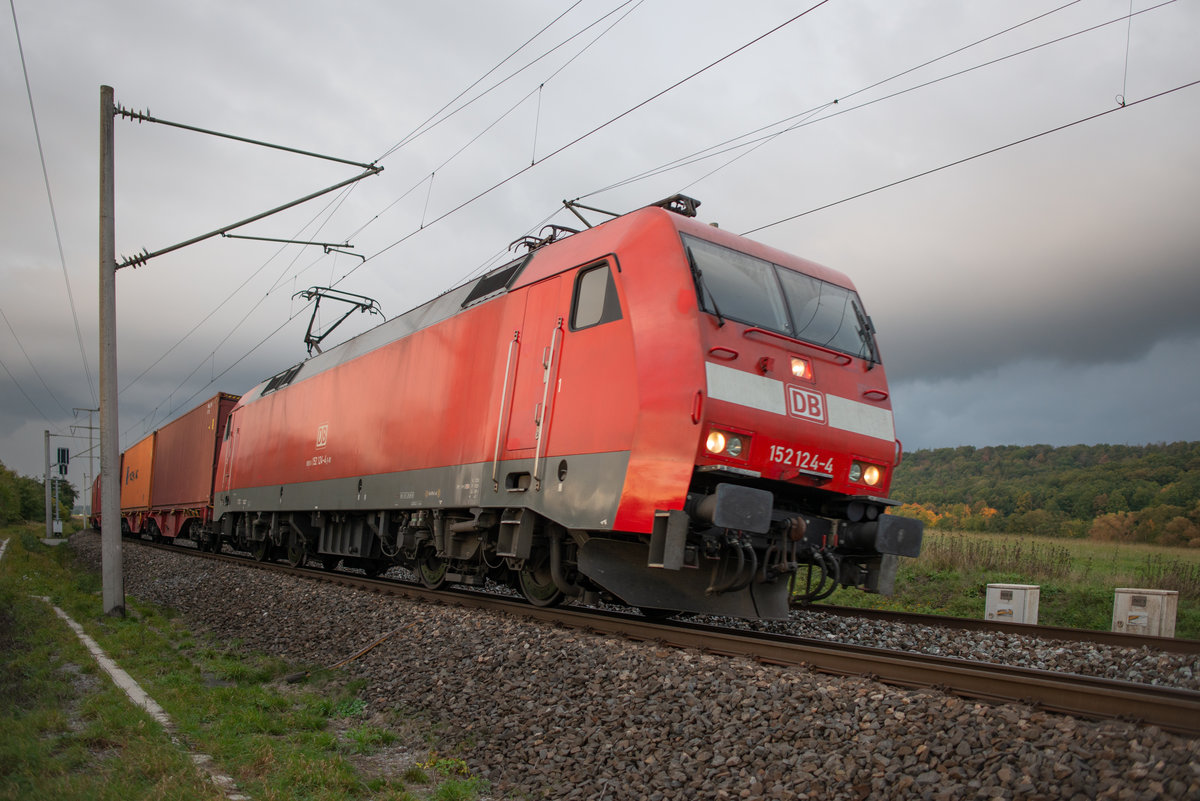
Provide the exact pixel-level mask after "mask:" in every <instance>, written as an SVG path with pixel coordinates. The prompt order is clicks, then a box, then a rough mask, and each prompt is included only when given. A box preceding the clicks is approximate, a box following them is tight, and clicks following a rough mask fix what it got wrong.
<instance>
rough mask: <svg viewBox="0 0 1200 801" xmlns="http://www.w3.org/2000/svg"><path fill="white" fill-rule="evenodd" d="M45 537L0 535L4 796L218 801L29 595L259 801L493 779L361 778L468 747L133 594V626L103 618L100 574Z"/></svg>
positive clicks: (463, 795) (0, 799)
mask: <svg viewBox="0 0 1200 801" xmlns="http://www.w3.org/2000/svg"><path fill="white" fill-rule="evenodd" d="M40 535H41V532H40V531H39V530H38V529H37V527H10V528H8V529H5V530H4V531H0V540H2V539H5V538H9V545H8V549H7V552H6V553H5V556H4V559H3V560H2V561H0V727H2V729H3V731H4V736H3V737H0V801H8V800H9V799H13V801H15V800H16V799H34V798H54V799H61V800H62V801H75V800H76V799H78V800H79V801H84V799H87V800H88V801H91V799H102V800H106V799H113V801H117V800H118V799H128V798H139V799H180V800H181V801H183V800H190V799H200V800H201V801H204V800H206V799H220V798H223V795H222V793H221V792H220V791H219V790H218V789H217V788H216V787H215V786H213V785H212V784H210V783H209V782H208V781H207V780H206V779H204V778H201V775H200V774H199V773H198V772H197V770H196V769H195V767H194V766H193V765H192V763H191V761H190V758H189V756H188V754H187V753H186V751H185V750H184V749H183V748H181V747H180V746H178V745H176V744H175V743H173V742H171V740H170V738H169V737H168V736H167V735H166V733H165V732H164V731H163V730H162V729H161V728H160V727H159V726H158V725H157V724H156V723H154V722H153V721H152V720H151V719H150V718H149V717H148V716H147V715H145V714H144V713H142V712H141V711H140V710H139V709H137V708H136V707H135V706H133V704H132V703H131V702H130V701H129V700H128V699H127V698H126V696H125V695H124V693H122V692H121V691H120V690H118V689H117V688H116V687H115V686H114V685H113V684H112V682H111V680H110V679H109V678H108V676H107V674H105V673H103V672H102V671H100V670H99V668H97V667H96V666H95V663H94V661H93V660H92V657H91V656H90V655H89V654H88V653H87V651H86V650H85V649H84V648H83V646H82V645H81V644H80V643H79V641H78V639H77V637H76V636H75V634H74V633H73V632H71V631H70V629H68V628H67V626H66V625H65V624H64V623H63V622H62V621H60V620H59V619H58V618H57V617H56V616H54V614H53V612H52V611H51V610H50V608H49V606H47V605H46V604H45V603H44V602H42V601H40V600H35V599H34V598H33V597H31V596H34V595H38V596H42V595H45V596H49V597H50V598H51V599H52V601H53V602H54V603H55V604H56V605H58V606H59V607H61V608H62V609H64V610H65V611H66V612H67V613H68V614H70V615H71V616H72V617H73V618H74V619H75V620H76V621H77V622H78V623H80V624H81V625H82V626H83V627H84V628H85V629H86V630H87V632H88V634H89V635H91V636H92V637H93V638H94V639H95V640H96V641H97V642H98V643H99V644H100V646H101V647H102V648H103V649H104V650H105V651H106V652H107V653H108V655H109V656H111V657H112V658H113V659H114V660H116V661H117V662H118V663H119V664H120V665H121V667H122V668H124V669H125V670H126V671H127V672H128V673H129V674H130V675H132V676H133V677H134V679H135V680H137V681H138V682H139V683H140V684H141V685H142V686H143V688H145V690H146V691H147V692H148V693H149V694H150V696H151V697H153V698H154V699H155V700H156V701H157V702H158V703H159V704H160V705H161V706H162V707H163V709H164V710H165V711H166V712H167V714H168V715H169V716H170V717H171V718H172V719H173V720H174V721H175V724H176V726H177V730H178V735H179V736H180V737H181V738H182V740H183V741H185V742H186V743H187V744H189V746H190V748H191V749H192V750H195V751H199V752H203V753H207V754H211V755H212V756H213V758H214V759H215V761H216V764H217V765H219V766H220V768H221V769H222V770H223V771H224V772H226V773H228V774H229V775H231V776H233V777H234V779H235V780H236V781H237V782H238V784H239V786H240V787H241V788H242V790H243V791H244V792H246V793H247V794H249V795H250V796H251V797H253V798H254V799H256V801H275V800H278V801H283V800H284V799H288V800H289V801H291V800H292V799H301V800H303V801H325V800H326V799H328V800H329V801H333V799H380V800H381V801H428V800H429V799H459V800H461V801H470V800H471V799H475V798H478V795H479V793H480V792H481V791H483V788H484V787H485V786H486V783H485V782H483V781H482V780H480V779H478V778H477V777H473V776H470V775H469V773H467V772H466V763H465V762H461V760H457V761H456V764H461V765H462V768H463V770H462V771H461V772H458V771H456V772H454V773H453V774H450V773H442V772H439V771H437V770H434V769H433V768H434V765H433V764H431V765H430V768H429V770H430V771H431V773H432V776H431V775H429V774H426V773H425V772H424V771H422V775H423V778H424V779H425V781H423V782H419V783H418V782H414V781H412V779H411V777H409V773H408V772H406V771H408V770H410V769H409V768H408V767H407V765H406V764H405V763H403V762H401V763H399V764H400V767H398V768H397V769H396V771H395V772H396V775H394V776H393V775H374V776H367V775H364V773H363V772H362V770H360V768H359V766H358V764H357V763H356V760H357V759H360V758H362V757H365V756H369V755H376V754H380V752H386V751H387V749H389V748H395V749H400V748H401V747H402V746H404V747H406V748H408V749H410V750H413V751H417V749H420V750H419V751H418V752H420V753H425V752H427V751H428V749H429V747H430V745H431V743H434V742H436V743H437V744H438V745H440V746H443V747H449V748H451V749H453V748H456V747H458V746H459V745H460V744H457V743H454V742H448V743H443V742H441V741H440V740H441V739H442V738H439V736H438V733H437V732H436V730H434V731H432V732H431V727H430V726H429V725H428V724H427V723H426V721H425V720H424V718H423V716H421V715H414V714H412V713H409V712H405V711H400V710H384V709H371V708H370V707H369V705H368V704H367V702H366V701H364V700H363V699H362V698H361V697H360V694H361V693H362V690H363V686H362V684H361V683H356V682H347V681H345V679H344V677H343V676H342V675H341V674H336V673H329V672H321V671H317V670H315V669H314V668H313V666H306V665H290V664H286V663H284V662H282V661H280V660H278V659H276V658H273V657H269V656H264V655H261V654H253V653H246V652H244V651H242V650H240V649H239V648H238V647H237V644H236V643H216V642H212V641H209V640H207V639H206V638H205V637H203V636H199V635H196V634H194V633H192V632H190V631H189V630H188V629H187V628H186V626H185V625H184V624H183V622H182V621H180V620H178V619H177V618H176V617H175V615H173V614H172V613H171V612H170V611H168V610H164V609H160V608H156V607H153V606H149V605H145V604H141V603H139V602H138V601H137V600H136V599H134V598H127V599H126V602H127V609H128V611H129V613H130V614H129V615H128V616H127V617H125V618H123V619H121V618H111V617H106V616H104V615H103V614H102V609H101V603H100V598H99V590H100V586H99V580H98V578H97V577H96V576H95V575H93V574H91V573H89V572H85V571H81V570H78V569H77V568H75V567H74V565H73V562H72V554H71V551H70V549H69V548H67V547H57V548H50V547H47V546H45V545H42V544H41V542H40V539H39V537H40ZM303 669H309V670H312V671H313V675H312V678H310V679H309V681H307V682H306V683H304V684H300V685H289V684H287V683H286V682H284V681H282V678H283V677H285V676H288V675H291V674H294V673H296V672H297V670H303ZM388 753H391V752H388ZM395 753H397V754H398V755H400V757H401V758H402V757H403V752H402V751H400V750H397V751H395ZM385 755H386V754H385ZM413 761H416V760H413ZM447 764H449V763H447ZM409 784H420V785H421V786H420V787H417V788H410V787H409V786H408V785H409Z"/></svg>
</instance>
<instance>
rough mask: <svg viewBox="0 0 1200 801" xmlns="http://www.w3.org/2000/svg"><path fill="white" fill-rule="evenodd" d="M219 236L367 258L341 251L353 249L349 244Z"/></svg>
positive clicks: (241, 235) (264, 237) (269, 237)
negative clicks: (314, 248)
mask: <svg viewBox="0 0 1200 801" xmlns="http://www.w3.org/2000/svg"><path fill="white" fill-rule="evenodd" d="M221 236H223V237H225V238H226V239H252V240H254V241H255V242H282V243H283V244H285V245H316V246H317V247H322V248H324V249H325V252H326V253H341V254H342V255H343V256H357V257H358V258H360V259H362V260H363V261H366V260H367V257H366V256H364V255H362V254H361V253H347V252H346V251H344V250H342V248H353V247H354V245H351V244H350V243H349V242H306V241H304V240H301V239H277V238H275V237H273V236H247V235H245V234H226V233H222V234H221Z"/></svg>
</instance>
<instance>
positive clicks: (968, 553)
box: [828, 530, 1200, 639]
mask: <svg viewBox="0 0 1200 801" xmlns="http://www.w3.org/2000/svg"><path fill="white" fill-rule="evenodd" d="M988 584H1035V585H1037V586H1039V587H1040V588H1041V590H1040V597H1039V606H1038V622H1039V623H1042V624H1045V625H1050V626H1069V627H1072V628H1082V629H1093V630H1096V631H1108V630H1109V629H1110V628H1111V626H1112V612H1113V590H1114V589H1116V588H1117V587H1136V588H1139V589H1161V590H1176V591H1177V592H1178V593H1179V608H1178V613H1177V616H1176V621H1175V636H1176V637H1181V638H1187V639H1200V552H1197V550H1196V549H1193V548H1165V547H1160V546H1154V545H1143V544H1129V543H1124V544H1119V543H1112V542H1094V541H1091V540H1070V539H1055V538H1048V537H1021V536H1016V535H1003V534H977V533H973V532H972V533H964V532H952V531H951V532H947V531H937V530H926V531H925V541H924V543H923V545H922V548H921V556H920V557H919V558H917V559H902V560H901V565H900V572H899V574H898V576H897V578H896V593H895V595H893V596H892V597H890V598H888V597H883V596H879V595H869V594H867V593H863V592H860V591H858V590H852V589H844V588H841V589H838V590H837V592H835V593H834V594H833V595H832V596H830V598H829V601H828V602H829V603H831V604H841V605H844V606H859V607H869V608H875V609H896V610H900V611H908V612H925V613H929V614H939V615H952V616H955V617H965V618H978V619H982V618H983V617H984V608H985V605H986V600H987V599H986V595H987V585H988Z"/></svg>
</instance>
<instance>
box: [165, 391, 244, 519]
mask: <svg viewBox="0 0 1200 801" xmlns="http://www.w3.org/2000/svg"><path fill="white" fill-rule="evenodd" d="M237 401H238V396H237V395H227V394H225V393H221V394H219V395H216V396H215V397H213V398H210V399H209V400H208V401H207V402H205V403H203V404H201V405H200V406H197V407H196V408H195V409H192V410H191V411H190V412H188V413H187V414H185V415H183V416H182V417H179V418H177V419H175V420H173V421H171V422H170V423H167V424H166V425H165V426H163V427H162V428H160V429H158V431H157V432H156V433H157V437H158V439H157V442H156V443H155V448H154V484H153V486H152V488H151V493H150V507H151V508H152V509H156V510H158V509H173V508H178V507H205V506H211V505H212V489H213V467H214V465H215V464H216V461H217V446H218V445H220V443H221V436H222V435H223V434H224V430H225V419H226V418H227V417H229V412H230V410H231V409H233V406H234V404H235V403H237Z"/></svg>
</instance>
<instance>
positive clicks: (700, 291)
mask: <svg viewBox="0 0 1200 801" xmlns="http://www.w3.org/2000/svg"><path fill="white" fill-rule="evenodd" d="M685 250H687V257H688V265H689V266H690V267H691V268H692V280H693V281H695V282H696V294H697V295H699V296H700V301H701V302H703V301H704V296H705V294H707V295H708V299H709V301H711V302H712V308H713V314H715V315H717V327H718V328H724V327H725V318H724V317H723V316H722V315H721V310H720V309H719V308H717V299H716V297H714V296H713V293H712V290H711V289H709V288H708V284H706V283H705V282H704V273H703V272H701V271H700V268H699V267H698V266H696V258H695V257H694V256H693V255H692V249H691V248H685Z"/></svg>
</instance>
